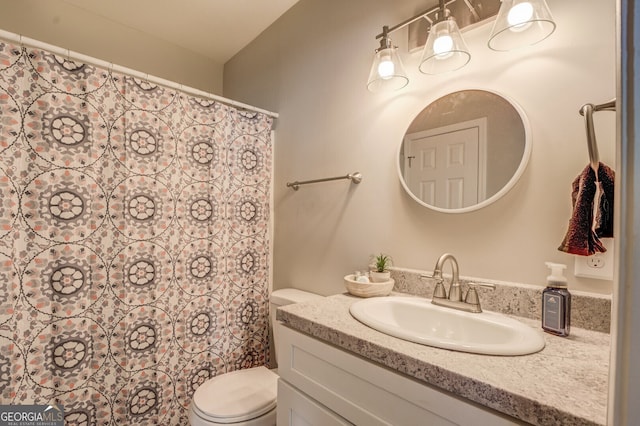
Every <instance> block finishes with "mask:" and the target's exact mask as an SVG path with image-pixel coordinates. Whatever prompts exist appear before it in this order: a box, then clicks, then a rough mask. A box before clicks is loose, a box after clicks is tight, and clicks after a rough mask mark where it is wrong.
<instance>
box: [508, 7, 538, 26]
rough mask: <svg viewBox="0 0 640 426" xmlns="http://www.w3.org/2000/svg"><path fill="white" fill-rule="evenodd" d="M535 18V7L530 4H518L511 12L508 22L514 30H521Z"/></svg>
mask: <svg viewBox="0 0 640 426" xmlns="http://www.w3.org/2000/svg"><path fill="white" fill-rule="evenodd" d="M532 16H533V6H531V3H529V2H526V1H525V2H522V3H519V4H516V5H515V6H513V7H512V8H511V9H510V10H509V14H508V15H507V22H509V25H511V26H512V28H515V29H520V28H522V27H524V26H525V25H524V24H527V23H529V20H530V19H531V17H532Z"/></svg>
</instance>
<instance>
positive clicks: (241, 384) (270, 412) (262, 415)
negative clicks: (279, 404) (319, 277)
mask: <svg viewBox="0 0 640 426" xmlns="http://www.w3.org/2000/svg"><path fill="white" fill-rule="evenodd" d="M321 297H322V296H319V295H317V294H313V293H309V292H306V291H302V290H297V289H294V288H284V289H281V290H275V291H274V292H272V293H271V300H270V306H269V308H270V309H269V320H270V322H271V324H272V325H275V323H276V309H278V306H284V305H289V304H291V303H299V302H304V301H307V300H313V299H318V298H321ZM273 329H274V330H275V327H273ZM275 334H276V333H275V332H274V341H275V339H276V338H277V336H276V335H275ZM274 343H275V342H274ZM274 353H275V352H274ZM277 390H278V375H277V374H276V373H274V372H273V371H271V370H269V369H268V368H266V367H254V368H249V369H246V370H236V371H232V372H231V373H225V374H222V375H219V376H216V377H214V378H212V379H209V380H207V381H206V382H204V383H203V384H202V385H200V387H198V389H196V391H195V393H194V394H193V400H192V401H191V405H190V407H189V423H190V424H191V426H213V425H234V426H273V425H275V424H276V396H277Z"/></svg>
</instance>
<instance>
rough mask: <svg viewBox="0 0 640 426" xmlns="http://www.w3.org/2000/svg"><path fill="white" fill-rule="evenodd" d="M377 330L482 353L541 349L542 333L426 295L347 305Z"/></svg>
mask: <svg viewBox="0 0 640 426" xmlns="http://www.w3.org/2000/svg"><path fill="white" fill-rule="evenodd" d="M349 311H350V312H351V315H353V316H354V317H355V318H356V319H357V320H358V321H360V322H362V323H363V324H365V325H367V326H369V327H371V328H373V329H375V330H378V331H380V332H382V333H385V334H388V335H390V336H394V337H397V338H400V339H404V340H409V341H411V342H415V343H420V344H422V345H428V346H435V347H437V348H443V349H451V350H454V351H461V352H471V353H477V354H487V355H527V354H531V353H534V352H538V351H540V350H542V349H543V348H544V338H543V335H542V332H541V331H539V330H536V329H534V328H532V327H530V326H528V325H527V324H524V323H522V322H520V321H517V320H515V319H512V318H509V317H506V316H504V315H501V314H497V313H493V312H482V313H479V314H475V313H469V312H463V311H458V310H455V309H451V308H446V307H441V306H436V305H433V304H432V303H431V300H430V299H423V298H415V297H397V296H390V297H377V298H371V299H364V300H360V301H358V302H355V303H353V304H352V305H351V308H350V309H349Z"/></svg>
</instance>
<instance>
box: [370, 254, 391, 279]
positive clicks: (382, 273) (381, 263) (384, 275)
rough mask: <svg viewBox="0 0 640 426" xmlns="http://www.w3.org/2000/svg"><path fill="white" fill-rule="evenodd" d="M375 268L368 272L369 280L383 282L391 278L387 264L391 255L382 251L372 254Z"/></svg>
mask: <svg viewBox="0 0 640 426" xmlns="http://www.w3.org/2000/svg"><path fill="white" fill-rule="evenodd" d="M373 260H374V266H375V268H374V269H373V270H372V271H370V272H369V276H370V277H371V281H373V282H374V283H384V282H387V281H389V280H390V279H391V272H389V266H391V256H389V255H386V254H384V253H380V254H379V255H377V256H374V259H373Z"/></svg>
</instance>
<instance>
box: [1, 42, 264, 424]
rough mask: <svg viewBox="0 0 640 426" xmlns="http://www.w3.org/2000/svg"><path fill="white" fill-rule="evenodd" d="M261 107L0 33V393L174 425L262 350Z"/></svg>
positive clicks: (114, 420)
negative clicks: (204, 392) (204, 388)
mask: <svg viewBox="0 0 640 426" xmlns="http://www.w3.org/2000/svg"><path fill="white" fill-rule="evenodd" d="M271 151H272V150H271V118H269V117H267V116H266V115H264V114H261V113H254V112H246V111H243V110H238V109H236V108H233V107H229V106H226V105H224V104H222V103H219V102H215V101H212V100H208V99H203V98H198V97H195V96H191V95H188V94H185V93H183V92H181V91H176V90H173V89H169V88H166V87H163V86H160V85H157V84H154V83H152V82H149V81H147V80H145V79H137V78H134V77H131V76H127V75H124V74H119V73H116V72H113V71H112V70H108V69H101V68H99V67H95V66H91V65H87V64H83V63H79V62H76V61H74V60H71V59H69V58H68V57H62V56H59V55H56V54H53V53H50V52H47V51H43V50H40V49H34V48H27V47H22V46H17V45H11V44H9V43H0V404H53V403H58V404H62V405H63V407H64V410H65V424H66V425H147V424H149V425H150V424H159V425H163V426H165V425H185V424H188V421H187V415H186V414H187V407H188V405H189V402H190V399H191V397H192V395H193V392H194V391H195V389H196V388H197V387H198V386H199V385H200V384H201V383H202V382H203V381H205V380H207V379H209V378H210V377H213V376H216V375H218V374H221V373H224V372H227V371H232V370H236V369H241V368H247V367H252V366H257V365H262V364H264V363H265V362H267V361H268V360H267V359H266V358H267V349H268V348H267V346H268V340H267V324H268V279H269V278H268V277H269V259H270V253H269V234H268V230H269V229H268V228H269V227H268V224H269V221H270V217H269V216H270V206H269V200H270V182H271V163H272V157H271Z"/></svg>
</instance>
